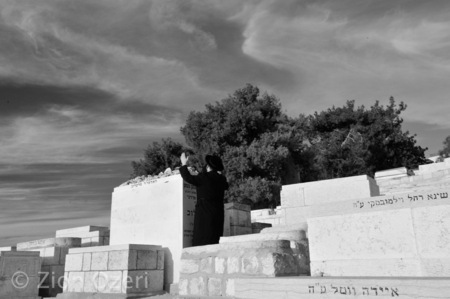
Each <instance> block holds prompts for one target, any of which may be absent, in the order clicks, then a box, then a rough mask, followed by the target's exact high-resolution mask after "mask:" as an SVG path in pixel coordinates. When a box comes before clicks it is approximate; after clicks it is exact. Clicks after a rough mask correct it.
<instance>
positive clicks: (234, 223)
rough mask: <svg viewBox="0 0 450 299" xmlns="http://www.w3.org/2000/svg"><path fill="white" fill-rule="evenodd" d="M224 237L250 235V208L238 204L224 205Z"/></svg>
mask: <svg viewBox="0 0 450 299" xmlns="http://www.w3.org/2000/svg"><path fill="white" fill-rule="evenodd" d="M224 212H225V215H224V216H225V217H224V224H223V235H224V236H238V235H245V234H251V233H252V225H251V219H250V218H251V216H250V206H249V205H244V204H239V203H226V204H225V205H224Z"/></svg>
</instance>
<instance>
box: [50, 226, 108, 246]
mask: <svg viewBox="0 0 450 299" xmlns="http://www.w3.org/2000/svg"><path fill="white" fill-rule="evenodd" d="M56 237H57V238H61V237H66V238H69V237H70V238H81V247H90V246H104V245H109V227H105V226H92V225H89V226H82V227H74V228H68V229H61V230H57V231H56Z"/></svg>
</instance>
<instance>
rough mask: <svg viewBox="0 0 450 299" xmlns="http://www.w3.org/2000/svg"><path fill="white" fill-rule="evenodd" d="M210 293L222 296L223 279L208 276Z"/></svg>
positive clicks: (210, 294)
mask: <svg viewBox="0 0 450 299" xmlns="http://www.w3.org/2000/svg"><path fill="white" fill-rule="evenodd" d="M208 295H209V296H222V280H221V279H220V278H214V277H211V278H208Z"/></svg>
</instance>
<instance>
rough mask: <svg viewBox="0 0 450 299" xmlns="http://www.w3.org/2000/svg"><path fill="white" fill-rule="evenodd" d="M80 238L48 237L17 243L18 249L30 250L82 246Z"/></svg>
mask: <svg viewBox="0 0 450 299" xmlns="http://www.w3.org/2000/svg"><path fill="white" fill-rule="evenodd" d="M80 246H81V239H80V238H47V239H40V240H35V241H29V242H21V243H17V250H30V249H38V248H47V247H80Z"/></svg>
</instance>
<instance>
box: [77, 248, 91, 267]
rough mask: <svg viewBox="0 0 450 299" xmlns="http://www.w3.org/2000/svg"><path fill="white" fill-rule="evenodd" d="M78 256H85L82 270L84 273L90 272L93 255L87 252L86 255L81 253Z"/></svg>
mask: <svg viewBox="0 0 450 299" xmlns="http://www.w3.org/2000/svg"><path fill="white" fill-rule="evenodd" d="M76 255H82V256H83V264H82V270H83V271H90V270H91V261H92V253H90V252H86V253H79V254H76Z"/></svg>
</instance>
